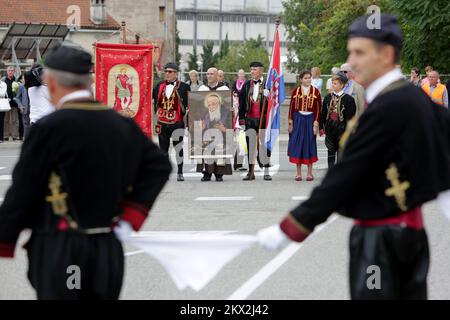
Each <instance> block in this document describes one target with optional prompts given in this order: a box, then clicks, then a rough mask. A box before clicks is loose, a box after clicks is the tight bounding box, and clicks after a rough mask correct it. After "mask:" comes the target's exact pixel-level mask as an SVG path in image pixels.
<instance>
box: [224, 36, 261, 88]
mask: <svg viewBox="0 0 450 320" xmlns="http://www.w3.org/2000/svg"><path fill="white" fill-rule="evenodd" d="M263 40H264V39H263V38H262V37H258V38H257V39H249V40H248V41H246V42H245V43H244V44H234V45H232V46H231V47H230V49H229V52H228V54H227V55H225V56H224V57H222V58H221V59H219V61H218V63H217V68H219V69H222V70H224V71H226V72H237V71H238V70H239V69H244V70H248V69H249V65H250V63H251V62H252V61H261V62H262V63H263V64H264V65H265V66H266V70H267V67H268V65H269V55H268V53H267V51H266V48H265V47H264V43H263ZM227 79H228V80H234V78H233V76H228V77H227Z"/></svg>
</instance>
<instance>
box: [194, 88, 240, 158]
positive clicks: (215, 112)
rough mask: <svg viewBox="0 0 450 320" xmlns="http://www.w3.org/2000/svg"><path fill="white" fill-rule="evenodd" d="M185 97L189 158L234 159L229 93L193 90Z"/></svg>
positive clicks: (228, 91)
mask: <svg viewBox="0 0 450 320" xmlns="http://www.w3.org/2000/svg"><path fill="white" fill-rule="evenodd" d="M188 98H189V150H190V153H189V156H190V158H191V159H226V158H233V156H234V153H233V150H232V148H233V143H232V142H233V125H232V123H233V120H232V119H233V111H232V94H231V91H230V90H226V91H194V92H189V97H188Z"/></svg>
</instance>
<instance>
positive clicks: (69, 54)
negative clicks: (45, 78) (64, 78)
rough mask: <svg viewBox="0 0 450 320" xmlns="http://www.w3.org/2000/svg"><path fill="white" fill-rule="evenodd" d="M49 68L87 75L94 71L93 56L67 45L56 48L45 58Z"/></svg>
mask: <svg viewBox="0 0 450 320" xmlns="http://www.w3.org/2000/svg"><path fill="white" fill-rule="evenodd" d="M44 64H45V66H46V67H47V68H49V69H53V70H59V71H66V72H70V73H75V74H87V73H90V72H91V69H92V65H93V64H92V56H91V54H90V53H88V52H86V51H84V50H83V49H81V48H78V47H74V46H67V45H59V46H57V47H54V48H53V49H52V50H51V52H50V53H49V54H48V55H47V56H46V57H45V60H44Z"/></svg>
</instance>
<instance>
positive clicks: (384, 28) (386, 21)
mask: <svg viewBox="0 0 450 320" xmlns="http://www.w3.org/2000/svg"><path fill="white" fill-rule="evenodd" d="M377 22H379V25H377ZM349 38H369V39H373V40H375V41H378V42H382V43H386V44H390V45H392V46H394V47H397V48H402V46H403V33H402V29H401V28H400V25H399V23H398V20H397V18H396V17H394V16H391V15H388V14H380V16H379V19H377V17H376V16H373V15H370V16H363V17H360V18H358V19H356V20H355V21H354V22H353V23H352V24H351V26H350V28H349Z"/></svg>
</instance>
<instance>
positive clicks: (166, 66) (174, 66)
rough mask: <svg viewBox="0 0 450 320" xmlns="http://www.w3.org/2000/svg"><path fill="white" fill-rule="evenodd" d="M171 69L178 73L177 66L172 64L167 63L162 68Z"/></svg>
mask: <svg viewBox="0 0 450 320" xmlns="http://www.w3.org/2000/svg"><path fill="white" fill-rule="evenodd" d="M167 69H172V70H176V71H178V65H177V64H176V63H174V62H169V63H167V64H166V65H165V66H164V70H167Z"/></svg>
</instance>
